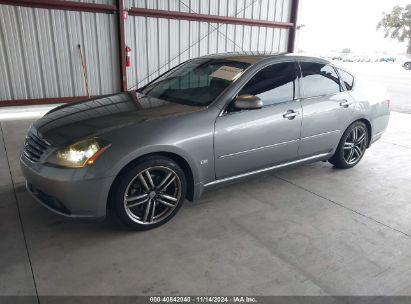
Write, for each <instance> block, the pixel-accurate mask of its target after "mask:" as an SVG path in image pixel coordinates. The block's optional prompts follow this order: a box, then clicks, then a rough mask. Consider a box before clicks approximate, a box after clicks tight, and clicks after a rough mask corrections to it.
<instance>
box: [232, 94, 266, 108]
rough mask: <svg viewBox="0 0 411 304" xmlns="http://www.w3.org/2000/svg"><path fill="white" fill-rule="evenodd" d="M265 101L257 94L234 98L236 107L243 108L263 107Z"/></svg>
mask: <svg viewBox="0 0 411 304" xmlns="http://www.w3.org/2000/svg"><path fill="white" fill-rule="evenodd" d="M263 105H264V104H263V101H262V100H261V99H260V98H258V97H257V96H255V95H249V94H245V95H240V96H237V98H236V99H235V100H234V107H235V108H236V109H241V110H251V109H261V108H262V107H263Z"/></svg>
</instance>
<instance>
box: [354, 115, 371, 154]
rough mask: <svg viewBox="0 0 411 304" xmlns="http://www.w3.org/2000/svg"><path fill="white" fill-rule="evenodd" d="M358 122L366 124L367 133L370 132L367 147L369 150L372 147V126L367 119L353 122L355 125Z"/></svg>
mask: <svg viewBox="0 0 411 304" xmlns="http://www.w3.org/2000/svg"><path fill="white" fill-rule="evenodd" d="M356 121H361V122H362V123H364V124H365V126H366V127H367V131H368V146H367V148H368V147H369V146H370V145H371V138H372V126H371V122H370V121H369V120H368V119H366V118H360V119H357V120H355V121H353V123H354V122H356Z"/></svg>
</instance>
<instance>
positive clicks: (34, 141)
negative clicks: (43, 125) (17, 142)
mask: <svg viewBox="0 0 411 304" xmlns="http://www.w3.org/2000/svg"><path fill="white" fill-rule="evenodd" d="M48 146H49V145H48V144H47V142H46V141H44V140H43V139H41V138H39V137H38V136H36V135H34V134H33V133H29V134H28V135H27V136H26V141H25V143H24V150H23V154H24V156H26V157H27V158H28V159H29V160H31V161H33V162H38V161H39V159H40V157H41V156H42V155H43V153H44V152H45V151H46V150H47V147H48Z"/></svg>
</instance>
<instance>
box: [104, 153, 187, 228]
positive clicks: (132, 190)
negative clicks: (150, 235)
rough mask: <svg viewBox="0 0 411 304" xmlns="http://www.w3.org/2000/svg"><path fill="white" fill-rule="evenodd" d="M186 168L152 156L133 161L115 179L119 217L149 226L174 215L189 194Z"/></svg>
mask: <svg viewBox="0 0 411 304" xmlns="http://www.w3.org/2000/svg"><path fill="white" fill-rule="evenodd" d="M186 188H187V187H186V179H185V176H184V172H183V170H182V169H181V168H180V167H179V166H178V164H177V163H175V162H174V161H173V160H171V159H169V158H167V157H163V156H149V157H145V158H142V159H141V160H139V161H137V162H136V163H135V164H133V165H132V166H131V167H130V168H129V169H128V170H127V171H126V172H125V173H124V174H123V175H122V176H121V178H120V180H119V181H118V182H117V183H116V185H115V189H114V192H113V193H114V194H113V196H112V198H111V200H112V201H111V204H112V206H113V207H114V210H115V212H116V214H117V216H118V217H119V218H120V220H121V221H122V222H123V223H124V224H125V225H127V226H129V227H131V228H133V229H136V230H148V229H152V228H155V227H158V226H161V225H163V224H165V223H166V222H168V221H169V220H170V219H172V218H173V217H174V216H175V215H176V214H177V212H178V210H179V209H180V208H181V206H182V204H183V201H184V199H185V196H186Z"/></svg>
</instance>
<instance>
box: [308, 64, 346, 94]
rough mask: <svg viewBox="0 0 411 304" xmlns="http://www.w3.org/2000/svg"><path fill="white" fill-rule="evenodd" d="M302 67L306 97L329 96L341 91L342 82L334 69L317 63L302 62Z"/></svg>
mask: <svg viewBox="0 0 411 304" xmlns="http://www.w3.org/2000/svg"><path fill="white" fill-rule="evenodd" d="M300 66H301V73H302V76H303V78H302V83H303V87H304V96H305V97H313V96H321V95H329V94H335V93H338V92H340V91H341V86H340V81H339V79H338V75H337V73H336V72H335V70H334V68H333V67H331V66H329V65H326V64H322V63H315V62H301V63H300Z"/></svg>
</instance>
